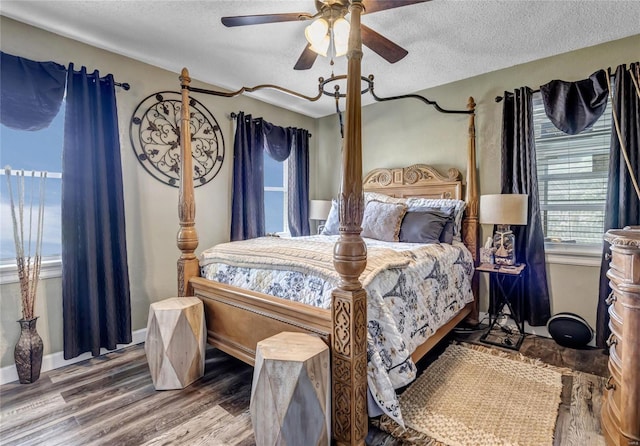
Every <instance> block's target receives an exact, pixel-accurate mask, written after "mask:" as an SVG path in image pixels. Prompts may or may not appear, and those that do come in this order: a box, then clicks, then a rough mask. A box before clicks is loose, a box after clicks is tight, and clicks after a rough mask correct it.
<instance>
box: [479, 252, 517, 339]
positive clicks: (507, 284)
mask: <svg viewBox="0 0 640 446" xmlns="http://www.w3.org/2000/svg"><path fill="white" fill-rule="evenodd" d="M525 270H526V265H525V264H523V263H521V264H519V265H515V266H505V265H493V264H488V263H481V264H480V265H479V266H478V267H476V271H480V272H483V273H488V274H489V299H490V308H489V310H490V312H489V328H488V329H487V331H486V332H485V333H484V334H483V335H482V337H481V338H480V341H481V342H484V343H486V344H491V345H497V346H500V347H503V348H509V349H511V350H519V349H520V346H521V345H522V341H523V340H524V337H525V332H524V318H523V317H522V312H523V307H524V277H525ZM513 300H515V303H516V305H517V309H518V311H517V312H516V311H515V310H514V307H513V303H512V302H513ZM505 306H506V307H507V308H508V309H509V313H508V314H509V316H510V317H512V318H513V320H514V321H515V322H516V327H517V329H518V332H517V333H513V334H517V335H518V338H517V340H514V339H512V338H511V335H512V334H511V333H509V332H508V330H505V331H506V332H507V334H508V336H506V337H505V338H504V339H503V340H502V341H501V342H496V341H494V340H492V339H491V338H490V334H491V330H493V329H494V327H495V326H496V324H498V320H499V319H500V318H501V317H502V316H504V315H506V313H504V307H505Z"/></svg>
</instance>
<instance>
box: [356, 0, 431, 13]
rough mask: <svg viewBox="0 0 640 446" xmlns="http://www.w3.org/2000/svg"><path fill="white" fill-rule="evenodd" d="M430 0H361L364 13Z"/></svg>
mask: <svg viewBox="0 0 640 446" xmlns="http://www.w3.org/2000/svg"><path fill="white" fill-rule="evenodd" d="M428 1H430V0H363V1H362V3H363V4H364V11H365V13H366V14H371V13H372V12H377V11H384V10H385V9H393V8H399V7H401V6H408V5H414V4H416V3H426V2H428Z"/></svg>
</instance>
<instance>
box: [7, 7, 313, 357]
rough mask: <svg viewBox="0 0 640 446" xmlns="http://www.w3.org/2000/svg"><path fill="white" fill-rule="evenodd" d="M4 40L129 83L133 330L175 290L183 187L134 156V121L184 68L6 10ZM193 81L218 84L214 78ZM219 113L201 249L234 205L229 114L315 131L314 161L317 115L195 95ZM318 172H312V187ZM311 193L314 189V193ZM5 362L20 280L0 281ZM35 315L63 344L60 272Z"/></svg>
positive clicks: (125, 96)
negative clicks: (221, 150)
mask: <svg viewBox="0 0 640 446" xmlns="http://www.w3.org/2000/svg"><path fill="white" fill-rule="evenodd" d="M0 42H1V47H0V48H1V49H2V51H4V52H7V53H11V54H14V55H17V56H23V57H27V58H29V59H33V60H53V61H55V62H58V63H61V64H64V65H68V63H69V62H73V63H74V64H75V65H76V66H81V65H85V66H87V68H89V69H90V70H93V69H98V70H100V73H102V74H107V73H113V75H114V77H115V79H116V81H119V82H128V83H130V84H131V90H129V91H124V90H121V89H119V88H117V89H116V90H117V102H118V120H119V126H120V135H121V136H120V145H121V152H122V170H123V179H124V195H125V213H126V228H127V249H128V260H129V276H130V284H131V311H132V325H133V327H132V328H133V330H137V329H140V328H144V327H145V326H146V322H147V314H148V308H149V304H150V303H151V302H154V301H157V300H161V299H163V298H166V297H169V296H173V295H175V294H176V287H177V285H176V283H177V274H176V260H177V259H178V257H179V251H178V249H177V248H176V244H175V237H176V233H177V230H178V217H177V215H178V214H177V202H178V189H176V188H173V187H169V186H166V185H164V184H162V183H160V182H159V181H157V180H156V179H154V178H152V177H151V175H149V174H148V173H147V172H146V171H145V170H144V169H143V167H142V166H141V165H139V163H138V161H137V160H136V158H135V156H134V152H133V149H132V148H131V143H130V142H129V122H130V119H131V116H132V114H133V111H134V110H135V108H136V106H137V105H138V104H139V103H140V101H142V100H143V99H144V98H145V97H147V96H148V95H150V94H152V93H155V92H158V91H163V90H173V91H179V81H178V73H171V72H168V71H165V70H162V69H159V68H156V67H153V66H151V65H146V64H143V63H140V62H138V61H135V60H132V59H129V58H126V57H122V56H119V55H116V54H113V53H110V52H107V51H103V50H100V49H97V48H95V47H91V46H88V45H85V44H82V43H79V42H77V41H73V40H70V39H66V38H63V37H60V36H58V35H55V34H51V33H49V32H46V31H43V30H41V29H37V28H33V27H30V26H27V25H24V24H22V23H19V22H16V21H13V20H11V19H8V18H6V17H0ZM194 86H198V87H204V88H207V87H208V88H215V87H214V86H210V85H203V84H199V83H198V82H195V81H194ZM197 99H198V100H199V101H201V102H202V103H203V104H204V105H205V106H206V107H207V108H208V109H209V110H210V111H211V112H212V113H213V115H214V116H215V117H216V119H217V120H218V122H219V124H220V126H221V128H222V132H223V135H224V140H225V151H226V153H225V160H224V163H223V166H222V169H221V170H220V172H219V173H218V175H217V176H216V177H215V178H214V179H213V180H212V181H211V182H209V183H208V184H206V185H205V186H202V187H199V188H197V189H196V205H197V210H196V227H197V229H198V235H199V237H200V247H199V250H202V249H205V248H206V247H209V246H211V245H213V244H215V243H218V242H223V241H227V240H228V238H229V226H230V207H231V187H230V185H231V172H232V165H233V135H232V122H231V121H230V120H228V119H227V116H228V115H229V114H230V113H231V112H234V111H239V110H242V111H245V112H247V113H252V114H253V115H254V116H263V117H265V118H266V119H267V120H269V121H271V122H273V123H274V124H279V125H284V126H294V127H303V128H306V129H308V130H310V131H311V133H312V134H313V135H314V136H313V138H312V139H311V162H312V163H313V164H315V156H316V150H315V142H316V141H317V140H318V138H317V136H316V135H318V131H317V130H316V127H315V126H316V120H315V119H311V118H308V117H306V116H302V115H300V114H297V113H294V112H289V111H287V110H284V109H281V108H279V107H275V106H272V105H269V104H266V103H264V102H260V101H257V100H253V99H251V98H248V97H239V98H233V99H226V98H217V97H214V96H206V95H202V94H200V95H197ZM315 183H316V180H315V178H314V177H313V173H312V179H311V193H312V194H313V193H314V185H315ZM312 196H313V195H312ZM0 292H1V297H0V310H1V311H0V312H1V316H0V366H6V365H10V364H12V363H13V347H14V345H15V343H16V341H17V338H18V334H19V327H18V324H17V323H16V322H15V321H16V320H18V319H19V318H20V309H19V298H18V296H19V293H18V287H17V286H16V285H15V284H9V285H3V286H1V287H0ZM38 300H39V301H38V306H37V311H36V314H37V315H38V316H39V317H40V319H39V321H38V331H39V333H40V334H41V336H42V338H43V341H44V344H45V354H49V353H54V352H58V351H61V350H62V348H63V347H62V298H61V282H60V279H59V278H58V279H47V280H43V281H42V285H41V286H40V288H39V293H38Z"/></svg>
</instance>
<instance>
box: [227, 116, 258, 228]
mask: <svg viewBox="0 0 640 446" xmlns="http://www.w3.org/2000/svg"><path fill="white" fill-rule="evenodd" d="M263 123H264V121H263V120H262V119H261V118H258V119H252V117H251V115H245V114H244V113H243V112H239V113H238V116H237V117H236V136H235V142H234V146H233V152H234V154H233V198H232V203H231V240H232V241H236V240H246V239H249V238H256V237H262V236H263V235H264V234H265V229H264V171H263V166H264V133H263V129H262V126H263Z"/></svg>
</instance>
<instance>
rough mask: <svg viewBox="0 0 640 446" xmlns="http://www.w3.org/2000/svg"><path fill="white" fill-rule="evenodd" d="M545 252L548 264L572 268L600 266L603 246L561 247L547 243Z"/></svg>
mask: <svg viewBox="0 0 640 446" xmlns="http://www.w3.org/2000/svg"><path fill="white" fill-rule="evenodd" d="M544 250H545V254H546V256H545V257H546V261H547V263H552V264H557V265H572V266H597V267H599V266H600V263H601V262H600V259H601V256H602V246H599V245H590V246H584V245H582V246H578V245H572V246H567V245H560V244H557V243H553V244H552V243H545V245H544Z"/></svg>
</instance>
